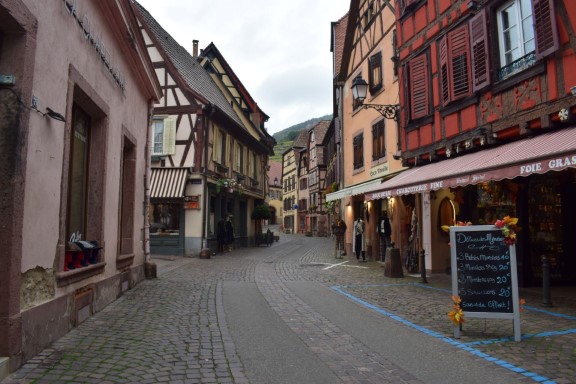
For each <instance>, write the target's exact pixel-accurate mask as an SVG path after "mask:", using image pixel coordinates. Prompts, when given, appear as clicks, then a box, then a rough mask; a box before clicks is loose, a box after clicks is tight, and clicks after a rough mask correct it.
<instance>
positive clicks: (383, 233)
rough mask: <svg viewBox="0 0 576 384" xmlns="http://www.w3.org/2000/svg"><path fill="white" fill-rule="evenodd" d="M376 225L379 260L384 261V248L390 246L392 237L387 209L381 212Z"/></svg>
mask: <svg viewBox="0 0 576 384" xmlns="http://www.w3.org/2000/svg"><path fill="white" fill-rule="evenodd" d="M378 227H379V228H378V232H379V233H380V261H382V262H384V261H385V260H386V249H387V248H388V247H390V246H391V239H392V226H391V225H390V218H389V217H388V212H387V211H384V212H383V213H382V217H381V218H380V222H379V224H378Z"/></svg>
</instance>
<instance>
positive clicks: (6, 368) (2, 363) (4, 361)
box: [0, 357, 10, 380]
mask: <svg viewBox="0 0 576 384" xmlns="http://www.w3.org/2000/svg"><path fill="white" fill-rule="evenodd" d="M9 362H10V359H9V358H7V357H0V380H2V379H4V378H5V377H6V376H8V374H9V373H10V364H9Z"/></svg>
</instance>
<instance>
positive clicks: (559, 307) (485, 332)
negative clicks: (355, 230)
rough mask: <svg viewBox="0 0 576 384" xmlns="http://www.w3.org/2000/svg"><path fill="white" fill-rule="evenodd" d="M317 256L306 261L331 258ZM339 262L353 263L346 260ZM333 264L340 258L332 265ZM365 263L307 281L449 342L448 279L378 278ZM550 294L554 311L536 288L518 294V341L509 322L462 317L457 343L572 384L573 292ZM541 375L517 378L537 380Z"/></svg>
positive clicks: (377, 269)
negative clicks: (521, 300) (520, 304)
mask: <svg viewBox="0 0 576 384" xmlns="http://www.w3.org/2000/svg"><path fill="white" fill-rule="evenodd" d="M318 256H319V257H318V259H317V260H314V261H311V262H316V263H319V262H320V261H325V262H329V261H328V260H330V253H329V252H326V251H324V252H323V253H321V255H320V254H319V255H318ZM332 260H333V259H332ZM344 260H345V261H349V263H350V264H352V265H357V264H356V262H355V260H353V259H352V258H350V257H348V258H345V259H344ZM336 262H341V260H336V261H332V263H336ZM365 265H368V266H369V270H366V269H362V270H360V269H355V270H352V269H349V270H346V274H342V270H341V269H338V268H333V269H330V270H329V271H324V270H321V271H315V273H320V274H321V275H322V276H316V277H314V276H312V274H311V273H310V268H308V272H307V274H308V276H307V278H308V279H309V280H317V281H323V282H324V283H325V284H328V285H329V286H331V287H334V286H337V287H339V289H341V290H342V291H344V292H346V293H349V294H351V295H353V296H355V297H357V298H358V299H360V300H363V301H365V302H367V303H369V304H371V305H374V306H376V307H378V308H381V309H383V310H385V311H387V312H389V313H391V314H395V315H398V316H401V317H402V318H404V319H406V320H407V321H409V322H411V323H413V324H415V325H417V326H422V327H425V328H426V329H428V330H430V331H433V332H437V333H439V334H440V335H442V336H444V337H446V338H453V336H454V335H453V327H452V324H451V322H450V321H449V320H448V317H447V312H448V311H449V310H450V309H451V307H452V300H451V281H450V277H449V276H447V275H437V276H436V275H435V276H429V277H428V282H429V283H428V284H420V280H421V279H420V277H412V276H406V277H404V278H401V279H391V278H386V277H383V276H382V275H383V269H382V268H381V264H380V263H378V262H371V263H367V264H365ZM326 272H328V273H326ZM554 290H555V291H557V292H560V296H559V297H556V298H554V297H553V302H554V307H553V308H544V307H541V306H540V303H541V302H542V296H541V291H540V290H539V289H537V288H528V289H521V290H520V296H521V297H522V298H524V299H525V300H526V304H525V306H524V309H523V311H522V312H521V330H522V335H523V340H522V342H520V343H517V342H515V341H513V327H512V321H507V320H487V319H466V321H465V324H464V326H463V332H462V334H461V338H460V339H458V341H459V342H460V343H463V344H465V345H469V346H470V347H472V348H474V349H476V350H478V351H481V352H484V353H486V354H488V355H490V356H491V357H494V358H496V359H500V360H504V361H506V362H509V363H510V364H513V365H514V366H516V367H520V368H522V369H524V370H526V371H528V372H531V373H535V374H537V375H539V376H540V377H545V378H548V379H549V380H548V381H546V382H555V383H558V384H567V383H576V316H575V310H576V302H575V299H576V298H575V296H574V289H573V288H572V289H571V290H569V289H562V288H555V289H554V288H553V291H554ZM540 377H537V378H536V379H530V378H527V379H526V378H525V379H520V380H521V381H522V382H541V381H540Z"/></svg>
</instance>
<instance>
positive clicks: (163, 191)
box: [150, 168, 188, 199]
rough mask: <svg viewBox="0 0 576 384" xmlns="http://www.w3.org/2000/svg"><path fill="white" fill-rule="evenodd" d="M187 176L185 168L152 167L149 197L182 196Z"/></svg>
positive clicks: (167, 197) (166, 197) (169, 197)
mask: <svg viewBox="0 0 576 384" xmlns="http://www.w3.org/2000/svg"><path fill="white" fill-rule="evenodd" d="M187 177H188V169H187V168H152V177H151V178H150V197H151V198H153V199H174V198H182V197H183V196H184V187H185V186H186V178H187Z"/></svg>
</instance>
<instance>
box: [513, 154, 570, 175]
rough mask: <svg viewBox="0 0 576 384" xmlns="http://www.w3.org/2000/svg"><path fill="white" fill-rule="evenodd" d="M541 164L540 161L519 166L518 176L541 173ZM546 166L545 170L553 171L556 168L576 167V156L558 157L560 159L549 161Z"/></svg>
mask: <svg viewBox="0 0 576 384" xmlns="http://www.w3.org/2000/svg"><path fill="white" fill-rule="evenodd" d="M542 164H543V163H542V162H541V161H540V162H537V163H531V164H526V165H522V166H520V174H521V175H529V174H531V173H534V172H541V171H543V170H545V169H544V168H543V167H542ZM547 165H548V169H547V170H553V169H558V168H565V167H571V166H574V165H576V155H573V156H566V157H560V158H556V159H552V160H549V161H548V164H547Z"/></svg>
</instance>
